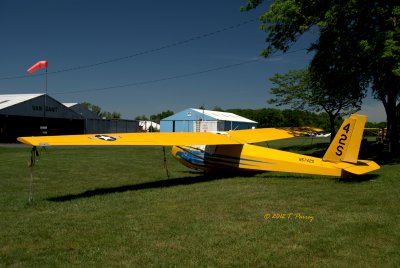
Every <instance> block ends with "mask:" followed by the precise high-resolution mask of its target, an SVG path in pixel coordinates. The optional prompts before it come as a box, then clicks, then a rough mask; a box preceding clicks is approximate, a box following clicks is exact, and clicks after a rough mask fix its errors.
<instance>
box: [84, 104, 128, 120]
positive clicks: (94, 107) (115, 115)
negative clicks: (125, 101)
mask: <svg viewBox="0 0 400 268" xmlns="http://www.w3.org/2000/svg"><path fill="white" fill-rule="evenodd" d="M80 105H82V106H83V107H85V108H86V109H88V110H89V111H92V112H94V113H96V114H97V115H98V116H99V117H100V118H105V119H120V118H121V113H118V112H112V113H110V112H106V111H102V110H101V108H100V106H97V105H93V104H91V103H89V102H82V103H80Z"/></svg>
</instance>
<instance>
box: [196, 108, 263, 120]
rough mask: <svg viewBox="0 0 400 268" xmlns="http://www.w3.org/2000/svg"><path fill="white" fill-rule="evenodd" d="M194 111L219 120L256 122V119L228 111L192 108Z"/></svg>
mask: <svg viewBox="0 0 400 268" xmlns="http://www.w3.org/2000/svg"><path fill="white" fill-rule="evenodd" d="M192 110H193V111H195V112H198V113H202V114H204V115H206V116H210V117H212V118H215V119H216V120H221V121H235V122H245V123H257V122H256V121H253V120H250V119H247V118H245V117H243V116H240V115H237V114H233V113H228V112H219V111H210V110H201V109H192Z"/></svg>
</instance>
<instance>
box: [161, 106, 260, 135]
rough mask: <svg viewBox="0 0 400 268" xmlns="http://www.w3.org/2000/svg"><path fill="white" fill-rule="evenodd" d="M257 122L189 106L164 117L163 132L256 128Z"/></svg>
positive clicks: (162, 121) (230, 114)
mask: <svg viewBox="0 0 400 268" xmlns="http://www.w3.org/2000/svg"><path fill="white" fill-rule="evenodd" d="M256 126H257V122H255V121H253V120H250V119H247V118H245V117H242V116H239V115H236V114H233V113H227V112H218V111H210V110H202V109H194V108H189V109H186V110H183V111H181V112H179V113H176V114H174V115H171V116H169V117H167V118H164V119H162V120H161V122H160V129H161V132H206V131H227V130H234V129H250V128H255V127H256Z"/></svg>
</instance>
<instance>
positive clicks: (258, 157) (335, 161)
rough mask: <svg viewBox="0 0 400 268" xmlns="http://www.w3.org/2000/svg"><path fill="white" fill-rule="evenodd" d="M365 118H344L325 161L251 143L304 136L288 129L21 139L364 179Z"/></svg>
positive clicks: (208, 167)
mask: <svg viewBox="0 0 400 268" xmlns="http://www.w3.org/2000/svg"><path fill="white" fill-rule="evenodd" d="M365 122H366V116H363V115H357V114H353V115H351V116H350V118H348V119H347V120H345V121H344V122H343V124H342V126H341V127H340V129H339V131H338V133H337V135H336V136H335V139H334V140H333V142H332V143H331V145H330V146H329V148H328V150H327V152H326V153H325V155H324V157H323V158H322V159H321V158H316V157H310V156H306V155H301V154H295V153H290V152H285V151H281V150H275V149H269V148H265V147H261V146H256V145H251V144H250V143H257V142H262V141H271V140H277V139H285V138H291V137H294V136H298V135H299V134H302V133H304V132H302V131H294V130H290V129H276V128H266V129H249V130H234V131H227V132H219V133H213V132H202V133H200V132H173V133H166V132H164V133H116V134H92V135H67V136H37V137H20V138H18V140H19V141H20V142H22V143H25V144H30V145H33V146H68V145H85V146H87V145H94V146H118V145H120V146H122V145H132V146H138V145H160V146H173V148H172V154H173V156H174V157H175V158H176V159H177V160H179V161H180V162H181V163H182V164H184V165H185V166H187V167H189V168H193V169H198V170H204V171H209V172H212V171H232V170H233V171H244V170H246V171H281V172H293V173H306V174H319V175H329V176H347V175H351V174H353V175H360V174H364V173H367V172H371V171H373V170H376V169H379V165H377V164H376V163H375V162H373V161H365V160H358V153H359V149H360V144H361V140H362V134H363V129H364V125H365Z"/></svg>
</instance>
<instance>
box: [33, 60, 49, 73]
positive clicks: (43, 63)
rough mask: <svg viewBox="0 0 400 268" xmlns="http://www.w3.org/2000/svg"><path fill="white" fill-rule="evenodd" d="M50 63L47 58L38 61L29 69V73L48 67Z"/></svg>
mask: <svg viewBox="0 0 400 268" xmlns="http://www.w3.org/2000/svg"><path fill="white" fill-rule="evenodd" d="M48 65H49V63H48V62H47V60H41V61H38V62H36V63H35V64H34V65H33V66H32V67H31V68H29V69H28V73H33V72H35V71H37V70H39V69H41V68H47V66H48Z"/></svg>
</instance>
